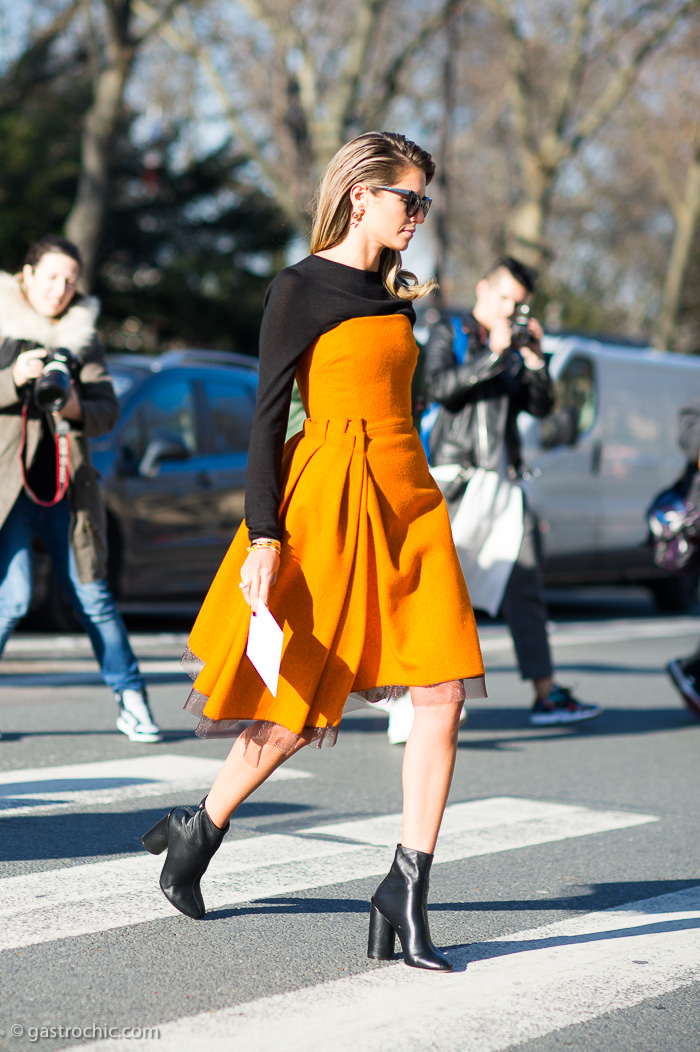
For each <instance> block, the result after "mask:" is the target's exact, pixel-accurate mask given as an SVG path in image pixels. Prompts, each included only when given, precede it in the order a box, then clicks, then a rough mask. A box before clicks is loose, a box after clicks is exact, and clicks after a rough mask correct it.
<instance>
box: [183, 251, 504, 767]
mask: <svg viewBox="0 0 700 1052" xmlns="http://www.w3.org/2000/svg"><path fill="white" fill-rule="evenodd" d="M323 262H324V261H322V260H319V259H318V257H309V259H308V260H307V261H305V264H306V265H307V270H308V271H311V272H312V274H315V273H316V272H317V271H319V272H320V273H321V274H322V276H323V278H324V279H325V278H326V275H327V273H330V274H331V277H332V278H333V277H335V275H336V273H339V274H340V279H342V280H343V281H346V276H345V275H344V274H343V273H342V272H349V271H350V269H351V268H346V267H342V266H341V265H339V264H334V263H330V262H327V263H326V266H325V267H324V266H323V265H322V264H323ZM312 264H314V269H313V270H312ZM303 266H304V265H302V266H301V267H299V269H300V270H302V272H303ZM289 269H290V270H295V269H296V268H289ZM285 273H287V272H283V275H284V274H285ZM356 273H357V272H356ZM360 273H361V272H360ZM350 278H351V287H354V286H355V285H356V284H357V278H356V277H354V276H353V275H350ZM340 279H339V280H340ZM276 280H279V279H276ZM346 283H347V282H346ZM273 287H274V283H273ZM304 287H305V286H304V285H303V284H300V285H299V286H298V287H294V290H293V291H294V292H295V297H294V298H290V299H289V300H288V301H286V308H285V311H283V312H282V316H283V317H287V316H289V315H290V313H291V312H292V310H293V309H294V307H293V304H294V302H295V301H296V300H299V291H298V289H299V288H301V289H302V290H303V289H304ZM341 292H342V289H341ZM373 294H374V295H375V297H376V295H378V294H379V293H377V292H376V290H374V291H373ZM382 295H383V287H382ZM313 296H315V297H316V298H315V299H314V298H310V300H309V303H310V304H311V306H312V308H313V305H314V303H317V302H318V293H317V292H314V293H313ZM340 302H341V303H342V302H344V301H343V299H342V296H341V297H340ZM358 302H360V301H358ZM290 304H291V306H290ZM381 306H384V304H382V305H381ZM355 309H356V310H361V309H363V305H362V304H361V303H360V306H356V308H355ZM387 309H391V307H390V306H389V308H387ZM408 309H409V310H410V312H411V316H412V309H411V308H410V307H409V308H408ZM296 310H297V312H301V313H302V315H303V316H304V317H306V315H308V310H307V307H306V305H305V304H303V303H302V304H301V305H299V304H297V307H296ZM305 312H306V313H305ZM278 313H279V311H278ZM330 324H333V319H331V323H330ZM264 334H265V323H264V324H263V336H264ZM290 339H291V337H290ZM417 355H418V349H417V346H416V343H415V340H414V339H413V332H412V327H411V321H410V320H409V317H408V316H407V315H406V314H405V313H393V314H391V315H389V316H385V315H381V314H373V315H372V316H360V317H350V318H348V319H347V320H343V321H340V323H339V324H335V325H333V327H332V328H330V330H329V331H325V332H323V333H322V334H321V335H320V336H318V337H317V338H316V339H314V340H313V341H312V342H311V343H310V344H309V345H308V346H307V347H306V349H305V350H304V351H303V353H302V354H301V357H300V358H298V360H296V362H295V363H293V364H292V367H291V368H292V372H291V373H289V377H288V380H289V386H291V376H292V375H293V369H294V364H296V378H297V381H298V384H299V390H300V393H301V397H302V401H303V403H304V407H305V409H306V412H307V416H308V418H309V419H307V420H306V422H305V426H304V429H303V432H301V433H299V434H298V435H295V436H294V437H293V438H292V439H290V441H289V442H287V444H286V446H285V447H284V453H283V456H282V464H281V472H280V476H281V478H280V486H279V490H278V494H279V497H278V498H277V497H275V500H277V499H279V516H278V522H279V525H280V528H281V529H280V532H281V544H282V552H281V559H280V568H279V573H278V577H277V581H276V582H275V584H274V585H273V586H272V589H271V591H270V597H269V608H270V611H271V613H272V615H273V617H274V618H275V620H276V621H277V622H278V624H279V625H280V626H281V627H282V629H283V632H284V645H283V652H282V662H281V666H280V677H279V684H278V689H277V696H276V697H273V696H272V694H271V693H270V692H269V690H268V689H267V688H266V686H265V684H264V683H263V681H262V680H261V678H260V676H259V675H258V673H257V671H256V670H255V668H254V667H253V665H252V664H251V662H250V660H249V659H248V657H247V656H246V644H247V637H248V627H249V622H250V608H249V607H248V605H247V603H246V601H245V599H244V598H243V595H242V593H241V590H240V588H239V583H240V579H241V578H240V570H241V566H242V565H243V563H244V561H245V559H246V554H247V553H246V548H247V546H248V543H249V541H248V532H247V528H246V523H243V524H242V525H241V528H240V529H239V531H238V533H237V534H236V536H235V537H234V539H233V542H232V544H231V546H230V548H229V550H228V552H227V554H226V556H225V557H224V560H223V562H222V564H221V567H220V569H219V571H218V573H217V575H216V577H215V579H214V581H213V583H212V585H211V588H210V590H209V592H208V594H207V596H206V599H205V601H204V604H203V606H202V609H201V611H200V613H199V616H198V618H197V621H196V623H195V625H194V627H193V629H192V633H191V635H190V638H189V645H188V649H187V651H186V653H185V656H184V658H183V665H184V667H185V668H186V670H187V671H188V673H189V674H190V675H191V677H192V678H193V679H194V689H193V690H192V693H191V694H190V697H189V699H188V701H187V704H186V706H185V707H186V709H188V711H190V712H192V713H193V714H195V715H197V716H199V717H200V724H199V726H198V728H197V734H199V735H201V736H229V735H231V734H235V733H237V730H238V728H237V727H236V724H237V723H238V721H240V720H257V721H263V722H262V724H261V725H260V726H261V728H266V730H261V731H260V733H259V735H256V740H258V741H261V740H273V741H274V742H275V744H277V745H279V746H280V748H285V747H286V746H287V745H289V744H292V743H293V742H294V741H295V740H296V736H298V735H299V734H300V733H301V732H302V731H303V730H305V729H306V732H307V734H308V728H313V735H312V737H313V738H314V739H315V741H312V744H317V745H321V744H333V743H334V741H335V737H336V734H337V727H338V724H339V723H340V719H341V716H342V712H343V707H344V705H345V702H346V700H347V697H348V695H349V694H350V693H351V692H357V691H370V692H372V693H371V696H372V700H377V699H378V697H381V696H387V695H388V693H389V692H390V691H391V689H392V688H393V692H394V693H395V692H396V690H397V688H405V687H407V686H428V685H432V684H437V683H444V682H448V681H451V680H465V688H466V695H467V697H470V698H481V697H485V696H486V690H485V684H484V667H483V663H482V658H481V651H480V648H479V640H478V636H477V631H476V624H475V621H474V615H473V612H472V608H471V604H470V601H469V596H468V594H467V588H466V585H465V583H464V578H463V575H462V571H461V569H460V565H459V561H458V558H457V554H456V552H455V548H454V544H453V542H452V532H451V529H450V523H449V518H448V513H447V508H446V505H445V502H444V500H443V497H442V494H441V493H440V490H439V489H438V487H437V485H436V484H435V482H434V480H433V478H432V476H431V475H430V472H429V470H428V464H427V460H426V457H425V453H424V451H423V447H422V445H421V442H420V438H419V436H418V433H417V431H416V430H415V428H414V427H413V421H412V416H411V379H412V376H413V372H414V369H415V366H416V361H417ZM262 370H263V355H262V348H261V372H262ZM288 397H289V396H288V394H287V401H286V406H287V407H288V404H289V403H288ZM261 402H262V403H263V407H264V404H265V390H264V384H263V379H262V377H261V389H260V390H259V394H258V405H259V410H260V404H261ZM263 411H264V408H263ZM254 431H255V429H254ZM259 433H260V432H258V434H259ZM253 444H255V443H254V441H253ZM251 470H252V469H251V462H250V460H249V479H248V486H247V491H248V489H249V488H251V487H254V486H255V485H256V483H257V481H258V479H257V477H256V476H255V474H254V475H253V478H252V479H251ZM253 470H254V471H255V470H257V469H253ZM246 500H247V501H248V492H247V495H246ZM261 521H266V520H261ZM251 533H253V535H256V534H255V532H254V531H253V530H252V529H251ZM375 688H380V689H377V690H375Z"/></svg>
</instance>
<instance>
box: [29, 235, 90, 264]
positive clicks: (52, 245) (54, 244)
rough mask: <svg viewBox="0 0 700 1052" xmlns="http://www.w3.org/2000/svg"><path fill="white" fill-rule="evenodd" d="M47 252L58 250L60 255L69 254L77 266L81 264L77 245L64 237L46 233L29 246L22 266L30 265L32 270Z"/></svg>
mask: <svg viewBox="0 0 700 1052" xmlns="http://www.w3.org/2000/svg"><path fill="white" fill-rule="evenodd" d="M48 252H58V253H59V254H60V255H62V256H70V258H71V259H74V260H75V262H76V263H77V264H78V266H79V267H82V265H83V261H82V259H81V256H80V251H79V249H78V247H77V245H74V244H73V242H72V241H68V239H67V238H65V237H60V236H59V235H58V234H47V235H46V237H42V238H40V239H39V240H38V241H35V242H34V244H33V245H31V246H30V248H29V249H28V251H27V254H26V256H25V257H24V266H25V267H31V268H32V270H33V269H34V267H35V266H36V265H37V263H39V262H40V261H41V260H42V259H43V258H44V256H45V255H46V254H47V253H48Z"/></svg>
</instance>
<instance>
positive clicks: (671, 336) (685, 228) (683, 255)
mask: <svg viewBox="0 0 700 1052" xmlns="http://www.w3.org/2000/svg"><path fill="white" fill-rule="evenodd" d="M675 213H676V229H675V233H674V236H673V245H672V247H671V254H670V256H669V260H668V267H667V269H666V280H665V282H664V293H663V306H662V308H661V314H660V316H659V323H658V328H657V343H658V345H659V346H660V347H661V348H662V349H663V350H668V351H675V350H677V349H678V342H677V339H676V327H677V324H678V314H679V311H680V306H681V297H682V295H683V286H684V284H685V276H686V273H687V270H688V264H689V262H690V254H691V250H692V247H693V240H694V237H695V231H696V229H697V225H698V219H699V218H700V155H696V156H695V157H694V159H693V161H692V162H691V165H690V168H689V169H688V174H687V178H686V184H685V192H684V194H683V199H682V201H681V202H679V205H678V207H677V208H676V209H675Z"/></svg>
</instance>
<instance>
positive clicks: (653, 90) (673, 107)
mask: <svg viewBox="0 0 700 1052" xmlns="http://www.w3.org/2000/svg"><path fill="white" fill-rule="evenodd" d="M695 30H696V32H695V34H693V35H691V36H690V37H689V39H687V40H684V41H683V42H682V44H681V46H678V47H676V48H675V49H674V50H673V51H671V52H669V53H668V54H665V55H662V56H659V59H658V61H656V62H654V63H653V64H652V66H651V67H650V69H649V71H648V74H647V76H645V77H644V78H643V79H642V81H641V83H640V84H639V86H638V89H637V90H636V91H635V94H634V97H633V98H632V99H630V104H629V106H627V107H626V109H627V112H628V115H629V116H628V119H629V120H630V123H631V126H632V128H633V130H634V132H635V133H636V135H637V136H638V138H639V139H640V140H641V142H642V143H643V145H644V148H645V152H646V159H647V161H648V162H649V163H650V164H651V166H652V168H653V170H654V172H655V173H656V177H657V180H658V184H659V187H660V188H661V190H662V192H663V195H664V197H665V200H666V203H667V207H668V209H669V211H670V213H671V215H672V217H673V223H674V231H673V238H672V241H671V246H670V252H669V253H668V257H667V258H668V262H667V266H666V273H665V276H664V282H663V295H662V300H661V309H660V311H659V315H658V318H657V322H656V326H655V338H656V341H657V343H658V344H659V346H661V347H663V348H665V349H668V350H688V349H689V342H688V339H687V334H684V333H683V331H682V327H681V326H679V318H680V314H681V307H682V300H683V293H684V289H685V288H686V284H687V278H688V270H689V266H690V263H691V257H692V251H693V245H694V241H695V238H696V236H697V233H698V227H699V224H700V117H698V112H699V110H700V71H698V67H697V44H698V34H699V33H700V24H698V25H696V26H695Z"/></svg>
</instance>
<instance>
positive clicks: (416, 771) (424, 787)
mask: <svg viewBox="0 0 700 1052" xmlns="http://www.w3.org/2000/svg"><path fill="white" fill-rule="evenodd" d="M426 691H430V692H435V691H438V692H440V694H441V695H442V696H441V697H439V698H433V699H431V701H430V702H429V703H428V704H425V702H426V700H427V698H426V697H425V693H424V692H426ZM411 699H412V700H413V703H414V714H415V719H414V723H413V727H412V728H411V733H410V735H409V737H408V741H407V742H406V747H405V751H404V758H403V772H402V781H403V830H402V834H401V843H402V845H403V846H404V847H405V848H411V849H412V850H414V851H424V852H426V853H427V854H429V855H432V854H433V852H434V850H435V843H436V841H437V837H438V833H439V831H440V823H441V822H442V816H443V812H444V810H445V804H446V803H447V796H448V793H449V791H450V785H451V783H452V774H453V772H454V766H455V758H456V755H457V735H458V732H459V716H460V712H461V710H462V704H463V702H464V687H463V685H462V683H461V681H459V680H455V681H454V682H451V683H439V684H438V685H437V686H435V687H411ZM421 702H423V704H421Z"/></svg>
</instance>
